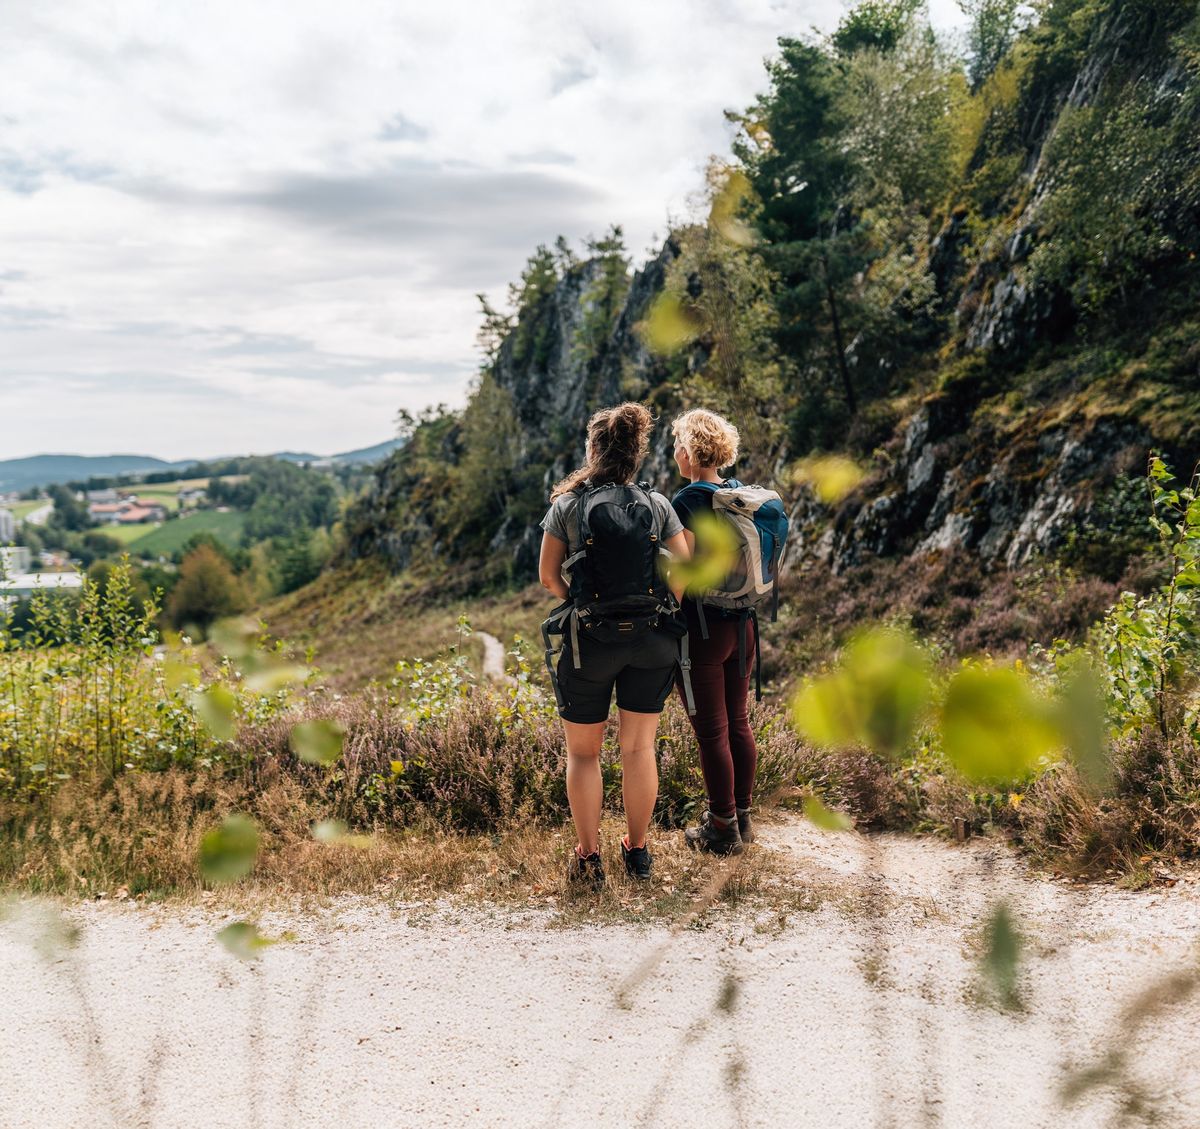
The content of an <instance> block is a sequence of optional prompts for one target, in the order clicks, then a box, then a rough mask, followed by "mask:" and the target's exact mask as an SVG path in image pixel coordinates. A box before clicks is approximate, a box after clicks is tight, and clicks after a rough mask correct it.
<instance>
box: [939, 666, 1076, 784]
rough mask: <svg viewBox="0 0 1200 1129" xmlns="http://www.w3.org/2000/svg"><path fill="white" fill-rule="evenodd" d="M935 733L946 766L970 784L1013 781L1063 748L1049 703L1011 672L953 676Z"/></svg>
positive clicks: (970, 669) (966, 671)
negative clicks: (949, 763)
mask: <svg viewBox="0 0 1200 1129" xmlns="http://www.w3.org/2000/svg"><path fill="white" fill-rule="evenodd" d="M941 733H942V747H943V748H944V749H945V752H946V755H947V757H949V759H950V761H951V763H952V764H953V765H954V767H955V768H957V769H958V771H959V772H961V773H962V775H963V776H965V777H966V778H967V779H968V780H971V781H974V782H1001V783H1003V782H1008V781H1011V780H1019V779H1021V778H1022V777H1024V776H1027V775H1028V774H1029V772H1030V771H1031V770H1032V769H1033V768H1034V767H1035V766H1036V765H1037V763H1038V760H1039V759H1040V758H1041V757H1043V756H1045V755H1046V754H1047V753H1049V752H1051V751H1052V750H1053V749H1055V748H1056V747H1059V746H1061V745H1062V744H1063V734H1062V732H1061V731H1060V729H1059V727H1058V726H1057V725H1056V724H1055V723H1054V720H1053V716H1052V707H1051V705H1050V703H1048V702H1047V701H1045V700H1044V699H1042V698H1041V697H1040V696H1039V695H1037V694H1036V693H1035V691H1034V689H1033V686H1032V684H1031V682H1030V679H1029V676H1028V675H1027V674H1026V673H1025V672H1024V671H1018V670H1015V669H1014V668H1012V667H982V666H967V667H964V668H963V669H962V670H960V671H958V673H957V674H955V675H954V677H953V678H952V679H951V680H950V685H949V686H948V687H947V689H946V700H945V702H944V703H943V705H942V716H941Z"/></svg>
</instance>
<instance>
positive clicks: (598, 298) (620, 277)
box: [572, 224, 629, 364]
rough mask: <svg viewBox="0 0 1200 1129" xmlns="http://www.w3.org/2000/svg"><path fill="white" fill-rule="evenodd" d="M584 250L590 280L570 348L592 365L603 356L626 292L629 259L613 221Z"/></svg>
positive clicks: (578, 356) (621, 237)
mask: <svg viewBox="0 0 1200 1129" xmlns="http://www.w3.org/2000/svg"><path fill="white" fill-rule="evenodd" d="M587 252H588V260H589V270H590V272H591V274H592V281H591V283H590V284H589V285H588V287H587V289H586V290H585V291H584V293H583V298H582V300H581V305H582V307H583V319H582V321H581V322H580V325H579V328H578V329H577V331H576V335H575V340H574V342H572V350H573V352H574V354H575V356H576V357H577V358H580V359H582V360H583V361H584V362H585V363H587V364H596V363H598V362H599V361H601V360H602V359H603V357H604V352H605V349H606V348H607V347H608V343H609V338H610V337H611V335H612V331H613V327H614V326H615V325H616V320H617V315H618V314H619V313H620V312H621V304H622V302H623V301H624V300H625V295H626V294H627V293H628V291H629V258H628V256H627V255H626V253H625V236H624V233H623V232H622V231H621V228H620V226H619V225H616V224H614V225H613V226H612V227H611V228H610V229H609V230H608V232H607V234H605V235H604V236H603V237H602V238H600V239H590V240H588V243H587Z"/></svg>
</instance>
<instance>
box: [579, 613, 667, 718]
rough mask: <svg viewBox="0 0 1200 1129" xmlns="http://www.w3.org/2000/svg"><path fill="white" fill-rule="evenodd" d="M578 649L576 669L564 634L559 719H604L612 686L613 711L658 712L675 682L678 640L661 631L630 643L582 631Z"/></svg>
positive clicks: (606, 714) (610, 699) (660, 710)
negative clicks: (609, 640)
mask: <svg viewBox="0 0 1200 1129" xmlns="http://www.w3.org/2000/svg"><path fill="white" fill-rule="evenodd" d="M579 650H580V656H579V662H580V665H579V667H578V668H576V666H575V658H574V655H573V654H572V653H571V644H570V640H569V638H568V640H567V644H566V646H565V647H564V648H563V652H562V654H561V655H560V656H559V659H558V685H559V689H560V690H561V691H562V696H563V701H564V702H565V703H566V705H565V706H564V707H563V708H562V709H561V710H559V711H558V712H559V714H560V715H561V716H562V718H563V720H564V721H574V722H578V723H579V724H580V725H594V724H596V722H600V721H607V720H608V707H609V704H610V703H611V702H612V692H613V687H614V686H615V687H616V688H617V708H618V709H622V710H629V711H630V713H662V710H663V706H664V705H665V704H666V701H667V698H668V697H669V696H670V693H671V689H672V687H673V686H674V685H675V669H676V665H677V663H678V660H679V640H678V639H676V638H674V637H673V636H670V635H668V634H666V633H665V632H663V631H648V632H646V634H645V635H643V636H642V637H641V638H640V639H634V640H633V641H632V642H629V643H598V642H596V640H595V639H589V638H587V636H585V635H581V636H580V639H579Z"/></svg>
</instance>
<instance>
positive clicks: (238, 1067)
mask: <svg viewBox="0 0 1200 1129" xmlns="http://www.w3.org/2000/svg"><path fill="white" fill-rule="evenodd" d="M762 839H763V843H764V846H763V848H762V849H764V850H769V851H774V852H779V853H780V854H781V855H782V856H784V858H786V859H787V860H789V861H788V863H787V864H786V866H783V867H781V871H782V873H783V874H784V875H785V877H784V878H782V879H781V881H780V884H779V888H778V890H777V891H776V897H775V898H774V899H773V901H774V902H775V903H776V904H774V905H773V906H772V907H771V908H769V909H768V908H759V909H747V908H745V907H743V908H740V909H736V908H722V909H718V910H715V911H713V912H712V913H711V914H710V915H709V916H708V917H707V918H706V919H705V921H704V924H703V927H702V928H699V929H692V930H688V931H685V932H683V933H681V934H680V935H679V936H677V937H675V938H674V939H670V940H668V935H667V930H666V928H665V927H662V926H654V927H646V928H639V927H636V926H590V927H570V928H562V927H558V926H557V925H556V921H555V917H554V915H553V913H552V912H550V911H538V912H537V913H531V912H523V913H517V912H514V911H511V910H503V909H491V910H489V909H486V908H483V909H479V908H475V909H470V910H464V909H461V908H455V907H454V906H453V905H451V904H449V903H447V902H445V901H442V902H439V903H433V904H428V905H411V904H410V905H399V904H389V903H387V902H383V901H378V900H375V901H372V900H368V899H346V900H344V901H341V902H339V903H338V904H336V905H335V906H334V907H333V908H331V909H328V910H323V911H320V912H317V913H315V914H314V913H309V914H305V913H301V912H299V911H296V912H292V913H283V912H280V913H274V914H272V915H269V916H268V917H266V918H265V919H264V920H263V922H262V925H263V928H264V931H266V932H268V933H270V934H272V935H278V934H280V933H282V932H283V931H285V930H292V931H294V933H295V938H294V939H293V940H291V941H290V942H289V943H286V944H280V945H277V946H275V947H274V948H271V949H269V950H267V951H266V952H265V954H264V955H263V957H262V959H261V960H260V961H258V962H256V963H254V964H242V963H239V962H238V961H236V960H235V959H234V958H233V957H232V956H230V955H229V954H228V953H226V952H225V951H223V950H222V949H221V948H220V947H219V946H218V945H217V944H216V943H215V942H214V940H213V933H214V931H215V929H216V928H218V927H220V926H221V925H223V924H225V923H226V922H227V921H229V920H231V915H221V914H219V913H212V912H202V911H198V910H196V911H187V912H183V911H180V910H171V909H168V908H163V907H135V906H127V905H112V904H100V905H81V906H76V907H73V908H70V909H68V911H67V912H68V914H69V916H70V918H71V919H72V920H73V921H74V922H76V923H77V924H78V925H79V926H80V927H81V937H80V941H79V944H78V946H77V947H76V949H75V950H74V953H73V955H70V956H64V955H63V954H62V953H60V954H59V955H58V956H57V957H53V958H51V959H50V960H49V961H47V960H46V959H44V958H43V957H40V956H39V955H37V953H36V952H35V951H34V949H33V948H32V947H31V946H30V945H29V944H28V938H27V937H26V936H25V933H26V932H27V930H26V928H25V927H23V926H22V925H20V924H19V923H14V922H13V921H11V920H10V921H9V922H7V923H5V924H3V925H0V990H2V991H3V998H4V1020H5V1021H4V1023H3V1024H0V1062H3V1063H4V1064H5V1067H6V1069H5V1072H4V1073H5V1081H4V1085H3V1087H2V1088H0V1125H3V1126H5V1127H11V1129H17V1127H23V1126H38V1127H39V1129H47V1127H49V1129H58V1127H75V1126H78V1127H80V1129H83V1127H87V1129H99V1127H100V1126H107V1125H120V1126H122V1127H126V1126H133V1125H141V1126H154V1127H155V1129H157V1127H174V1126H179V1127H187V1129H193V1127H195V1126H199V1125H203V1126H204V1127H205V1129H218V1127H222V1126H230V1127H233V1126H237V1127H238V1129H246V1127H253V1129H271V1127H283V1126H313V1127H317V1126H321V1127H325V1126H329V1125H361V1126H398V1127H399V1126H404V1127H407V1126H427V1125H435V1126H460V1125H521V1126H529V1125H532V1126H539V1125H545V1126H551V1125H642V1126H651V1125H661V1126H675V1125H680V1124H683V1123H685V1122H687V1121H690V1120H693V1119H695V1118H696V1117H700V1118H701V1119H702V1121H703V1123H704V1124H705V1125H708V1126H725V1125H737V1126H772V1127H774V1126H808V1125H812V1126H820V1127H821V1129H827V1127H838V1126H854V1127H856V1129H862V1127H874V1126H878V1127H884V1126H894V1127H897V1129H899V1127H907V1126H943V1127H945V1129H960V1127H963V1126H971V1125H987V1126H989V1127H995V1126H1020V1127H1022V1129H1027V1127H1033V1126H1056V1127H1058V1126H1104V1125H1117V1124H1140V1123H1141V1122H1140V1121H1138V1120H1136V1119H1133V1120H1127V1121H1121V1120H1119V1119H1117V1110H1118V1102H1117V1098H1116V1096H1115V1095H1114V1093H1113V1091H1112V1090H1111V1089H1106V1088H1100V1089H1097V1090H1094V1091H1091V1092H1089V1093H1088V1094H1087V1095H1086V1096H1085V1097H1084V1098H1083V1099H1081V1100H1079V1101H1077V1102H1076V1103H1074V1104H1072V1105H1070V1106H1067V1107H1063V1106H1062V1105H1061V1104H1060V1101H1059V1097H1058V1090H1059V1087H1060V1084H1061V1081H1062V1079H1063V1077H1064V1074H1065V1072H1066V1071H1068V1070H1069V1069H1078V1068H1082V1067H1087V1066H1089V1065H1094V1064H1095V1063H1097V1062H1099V1061H1101V1059H1102V1058H1103V1056H1105V1055H1106V1054H1108V1053H1109V1052H1110V1051H1113V1052H1120V1051H1127V1052H1131V1053H1130V1054H1129V1064H1130V1070H1131V1074H1130V1078H1131V1079H1132V1080H1133V1081H1134V1082H1135V1083H1136V1084H1137V1085H1138V1086H1140V1087H1141V1095H1142V1096H1141V1101H1142V1103H1143V1106H1144V1107H1146V1108H1148V1109H1151V1110H1152V1111H1153V1112H1155V1113H1156V1115H1157V1117H1158V1121H1157V1122H1156V1124H1157V1125H1160V1126H1181V1127H1182V1126H1189V1127H1190V1126H1194V1125H1196V1124H1197V1111H1200V1061H1198V1060H1197V1057H1196V1055H1195V1053H1194V1050H1195V1046H1196V1039H1197V1037H1198V1036H1200V993H1198V994H1193V995H1192V996H1190V997H1189V998H1187V999H1185V1000H1184V1001H1183V1002H1181V1003H1175V1004H1173V1005H1171V1006H1166V1007H1164V1008H1162V1009H1161V1010H1160V1011H1159V1012H1158V1013H1157V1014H1155V1015H1153V1016H1151V1017H1149V1018H1148V1019H1146V1020H1145V1021H1144V1023H1143V1027H1142V1029H1141V1030H1140V1031H1139V1030H1138V1029H1137V1027H1136V1025H1135V1023H1134V1022H1133V1021H1132V1020H1130V1019H1129V1018H1128V1017H1127V1016H1124V1015H1123V1012H1124V1009H1126V1008H1127V1007H1128V1006H1129V1005H1130V1003H1131V1001H1132V1000H1134V999H1135V998H1136V997H1137V995H1138V993H1139V992H1140V991H1142V990H1143V989H1145V988H1146V986H1147V985H1148V984H1150V983H1151V982H1152V981H1154V980H1155V979H1157V978H1159V977H1161V976H1162V975H1164V974H1167V973H1171V972H1175V973H1183V972H1187V971H1190V970H1192V969H1194V968H1195V967H1196V949H1195V944H1196V939H1197V930H1198V927H1200V881H1198V880H1197V877H1196V876H1195V875H1190V874H1189V875H1187V876H1185V877H1184V878H1183V879H1182V880H1181V881H1180V882H1179V884H1178V885H1177V886H1175V887H1174V888H1171V889H1167V888H1159V889H1156V890H1153V891H1149V892H1143V893H1129V892H1123V891H1120V890H1115V889H1111V888H1098V887H1074V886H1070V885H1066V884H1061V883H1053V882H1048V881H1045V880H1041V879H1037V878H1033V877H1031V876H1029V875H1027V874H1026V873H1025V872H1024V871H1023V869H1022V868H1021V867H1020V866H1019V864H1018V863H1017V862H1016V861H1015V860H1014V859H1013V858H1012V856H1011V855H1010V854H1009V852H1008V851H1007V850H1006V849H1004V848H1003V847H1000V846H996V845H989V844H987V843H977V844H969V845H967V846H966V847H957V848H956V847H953V846H950V845H947V844H943V843H939V842H934V841H930V840H914V839H904V838H898V837H890V836H889V837H882V838H863V837H860V836H857V835H854V834H844V835H822V834H820V833H818V832H815V831H813V830H812V829H811V828H810V827H808V826H807V825H806V824H804V823H802V822H800V821H797V820H794V819H788V820H786V821H782V822H779V823H776V824H774V825H773V826H769V827H767V828H765V830H764V834H763V836H762ZM997 896H1004V897H1007V898H1009V899H1010V901H1011V903H1012V905H1013V907H1014V910H1015V912H1016V914H1017V916H1018V917H1019V919H1020V921H1021V924H1022V928H1023V929H1024V931H1025V933H1026V935H1027V936H1028V938H1029V940H1028V946H1027V954H1026V957H1025V960H1024V963H1023V966H1022V974H1021V979H1020V992H1021V996H1022V999H1023V1001H1024V1010H1023V1011H1021V1012H1019V1013H1016V1014H1011V1013H1002V1012H1000V1011H998V1010H996V1009H995V1008H994V1007H990V1006H987V1004H986V1003H983V1002H981V1000H980V998H979V992H978V981H977V971H976V969H977V966H976V954H977V948H978V938H979V933H980V927H981V924H982V922H983V920H984V918H985V916H986V913H987V909H988V907H989V906H990V905H991V904H992V902H993V901H994V899H995V898H996V897H997ZM664 944H667V945H668V948H667V949H666V952H665V954H664V956H663V959H662V961H661V963H660V964H659V965H658V968H657V970H656V971H655V973H654V974H653V975H652V976H651V977H650V978H649V979H647V980H646V981H645V982H644V983H642V984H641V985H640V986H639V987H637V988H636V990H634V991H633V992H632V994H631V1000H630V1003H631V1006H630V1007H629V1008H628V1009H624V1008H622V1007H621V1006H620V1004H619V1002H618V999H619V997H620V994H621V993H620V989H621V987H622V984H623V983H624V982H625V981H626V979H627V978H628V976H629V974H630V972H631V971H632V969H633V968H634V967H635V966H636V965H637V963H638V961H639V959H640V958H641V957H642V956H643V955H644V954H645V953H646V952H647V951H648V948H649V947H652V946H658V945H664ZM1189 984H1190V981H1187V980H1184V981H1180V982H1179V983H1178V984H1176V986H1175V987H1176V992H1177V993H1180V992H1183V991H1184V990H1185V989H1186V988H1187V986H1188V985H1189ZM1114 1061H1116V1060H1114Z"/></svg>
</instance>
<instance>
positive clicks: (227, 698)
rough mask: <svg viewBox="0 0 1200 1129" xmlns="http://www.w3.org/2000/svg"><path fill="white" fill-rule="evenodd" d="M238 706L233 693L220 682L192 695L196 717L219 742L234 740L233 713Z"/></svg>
mask: <svg viewBox="0 0 1200 1129" xmlns="http://www.w3.org/2000/svg"><path fill="white" fill-rule="evenodd" d="M236 705H237V699H236V698H235V697H234V694H233V691H232V690H230V689H229V687H228V686H223V685H221V683H219V682H214V683H213V685H211V686H210V687H209V688H208V689H207V690H200V691H198V692H196V693H194V694H193V695H192V708H193V709H195V711H196V716H197V717H198V718H199V719H200V722H201V724H202V725H203V726H204V728H205V729H207V730H208V731H209V733H211V734H212V735H213V736H214V737H215V738H216V739H217V740H218V741H230V740H232V739H233V711H234V708H235V707H236Z"/></svg>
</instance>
